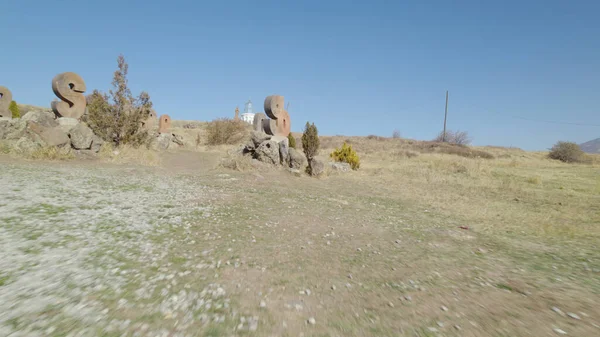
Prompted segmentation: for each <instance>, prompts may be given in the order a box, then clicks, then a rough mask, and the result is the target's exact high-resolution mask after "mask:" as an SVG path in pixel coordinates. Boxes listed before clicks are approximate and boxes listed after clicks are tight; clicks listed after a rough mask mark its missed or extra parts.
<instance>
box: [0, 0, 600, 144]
mask: <svg viewBox="0 0 600 337" xmlns="http://www.w3.org/2000/svg"><path fill="white" fill-rule="evenodd" d="M598 13H600V1H597V0H593V1H585V0H578V1H562V0H561V1H556V0H546V1H533V0H529V1H512V0H511V1H493V2H492V1H361V2H350V1H312V0H311V1H294V2H292V1H281V0H280V1H221V2H216V1H210V2H209V1H178V0H172V1H156V2H153V1H138V0H135V1H126V0H120V1H113V0H105V1H91V2H84V1H79V2H74V1H61V0H57V1H28V0H19V1H4V2H3V4H2V8H1V12H0V31H2V32H3V34H2V38H1V40H0V43H2V44H3V47H2V49H1V52H0V85H4V86H7V87H9V88H10V89H11V90H12V92H13V96H14V98H15V100H17V101H19V102H22V103H28V104H34V105H41V106H49V105H50V101H52V100H53V99H54V94H53V93H52V90H51V80H52V77H54V75H56V74H58V73H60V72H65V71H74V72H77V73H79V74H80V75H81V76H82V77H83V78H84V80H85V81H86V84H87V88H88V92H87V93H90V92H91V91H92V90H93V89H94V88H97V89H100V90H103V91H107V90H108V89H109V88H110V82H111V79H112V73H113V71H114V70H115V69H116V58H117V56H118V55H119V54H120V53H123V54H124V55H125V58H126V60H127V61H128V63H129V66H130V74H129V80H130V84H131V87H132V89H133V92H134V94H137V93H139V92H140V91H141V90H146V91H148V92H149V93H150V95H151V97H152V100H153V102H154V104H155V108H156V110H157V112H158V113H159V114H164V113H166V114H169V115H171V117H172V118H174V119H198V120H211V119H214V118H217V117H223V116H232V115H233V111H234V109H235V107H236V105H239V106H240V109H242V110H243V105H244V102H245V101H246V100H247V99H248V98H251V99H252V101H253V102H254V107H255V111H256V110H259V109H260V110H261V111H262V104H263V100H264V98H265V97H266V96H267V95H270V94H274V93H276V94H281V95H284V96H285V98H286V102H290V114H291V118H292V130H293V131H301V130H302V127H303V125H304V124H305V122H306V121H311V122H315V123H316V125H317V126H318V127H319V132H320V133H321V134H325V135H335V134H344V135H368V134H378V135H383V136H391V134H392V132H393V130H394V129H398V130H399V131H400V132H401V134H402V136H404V137H408V138H415V139H431V138H433V137H434V136H435V134H436V133H437V132H438V131H440V130H441V128H442V125H443V113H444V99H445V91H446V90H449V91H450V104H449V118H448V128H449V129H460V130H466V131H468V132H469V133H470V134H471V136H472V137H473V140H474V144H475V145H504V146H511V145H512V146H518V147H522V148H524V149H528V150H544V149H547V148H548V147H550V146H551V145H552V144H553V143H555V142H556V141H557V140H571V141H575V142H578V143H581V142H584V141H587V140H590V139H593V138H597V137H600V127H597V126H590V125H589V124H596V125H600V108H599V106H600V104H599V101H600V17H599V14H598ZM509 115H512V116H519V117H524V118H530V119H535V120H551V121H564V122H575V123H582V124H586V125H583V126H576V125H560V124H549V123H541V122H534V121H527V120H521V119H516V118H512V117H509Z"/></svg>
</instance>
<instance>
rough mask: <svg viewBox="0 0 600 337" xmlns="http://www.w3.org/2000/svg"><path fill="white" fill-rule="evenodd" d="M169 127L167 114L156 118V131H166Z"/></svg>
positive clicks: (169, 121) (169, 120)
mask: <svg viewBox="0 0 600 337" xmlns="http://www.w3.org/2000/svg"><path fill="white" fill-rule="evenodd" d="M170 129H171V117H169V115H161V116H160V119H159V120H158V133H168V132H169V130H170Z"/></svg>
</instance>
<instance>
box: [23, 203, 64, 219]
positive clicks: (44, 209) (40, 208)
mask: <svg viewBox="0 0 600 337" xmlns="http://www.w3.org/2000/svg"><path fill="white" fill-rule="evenodd" d="M68 210H69V207H66V206H54V205H50V204H46V203H41V204H37V205H34V206H26V207H19V208H18V209H17V212H19V213H20V214H22V215H27V216H29V215H32V214H35V215H39V214H44V215H51V216H53V215H59V214H62V213H65V212H67V211H68Z"/></svg>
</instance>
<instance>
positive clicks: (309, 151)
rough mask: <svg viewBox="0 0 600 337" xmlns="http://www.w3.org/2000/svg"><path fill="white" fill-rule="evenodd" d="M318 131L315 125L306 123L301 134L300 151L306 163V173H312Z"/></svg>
mask: <svg viewBox="0 0 600 337" xmlns="http://www.w3.org/2000/svg"><path fill="white" fill-rule="evenodd" d="M319 145H320V142H319V131H318V130H317V127H316V126H315V123H312V124H309V123H308V122H306V125H305V126H304V133H303V134H302V151H304V155H305V156H306V159H307V161H308V167H307V168H306V170H307V173H308V174H311V173H312V161H313V159H314V158H315V156H316V155H317V153H318V152H319Z"/></svg>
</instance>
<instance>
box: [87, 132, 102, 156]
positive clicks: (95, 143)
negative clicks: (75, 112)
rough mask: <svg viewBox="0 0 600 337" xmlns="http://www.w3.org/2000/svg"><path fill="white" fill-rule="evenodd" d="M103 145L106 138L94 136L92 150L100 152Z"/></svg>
mask: <svg viewBox="0 0 600 337" xmlns="http://www.w3.org/2000/svg"><path fill="white" fill-rule="evenodd" d="M102 145H104V140H102V138H100V137H98V136H96V135H94V137H92V146H91V148H90V149H91V150H92V151H93V152H96V153H97V152H98V151H100V148H101V147H102Z"/></svg>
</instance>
